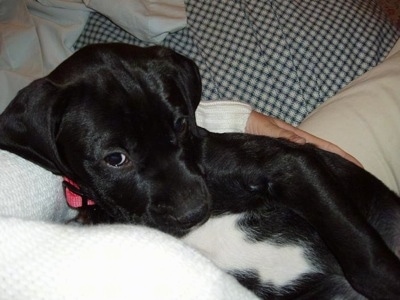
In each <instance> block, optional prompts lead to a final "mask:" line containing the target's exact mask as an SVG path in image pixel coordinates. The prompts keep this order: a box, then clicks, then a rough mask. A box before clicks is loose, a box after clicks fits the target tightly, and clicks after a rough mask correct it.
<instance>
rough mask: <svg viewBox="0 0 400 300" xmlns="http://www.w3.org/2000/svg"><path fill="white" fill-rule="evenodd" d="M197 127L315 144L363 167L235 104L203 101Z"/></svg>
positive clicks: (325, 144) (297, 131) (335, 148)
mask: <svg viewBox="0 0 400 300" xmlns="http://www.w3.org/2000/svg"><path fill="white" fill-rule="evenodd" d="M196 119H197V123H198V124H199V125H200V126H202V127H204V128H206V129H207V130H209V131H212V132H246V133H250V134H258V135H267V136H271V137H277V138H286V139H288V140H291V141H293V142H296V143H300V144H304V143H311V144H315V145H316V146H317V147H318V148H321V149H324V150H327V151H330V152H333V153H336V154H338V155H340V156H342V157H344V158H346V159H347V160H349V161H351V162H353V163H355V164H356V165H358V166H360V167H362V165H361V163H360V162H359V161H358V160H357V159H355V158H354V157H353V156H351V155H350V154H348V153H346V152H345V151H343V150H342V149H341V148H339V147H338V146H336V145H334V144H332V143H330V142H328V141H325V140H323V139H320V138H318V137H316V136H314V135H312V134H309V133H307V132H305V131H303V130H301V129H298V128H296V127H294V126H292V125H290V124H288V123H286V122H284V121H282V120H279V119H276V118H273V117H269V116H266V115H264V114H261V113H259V112H256V111H253V110H252V108H251V106H250V105H248V104H245V103H241V102H236V101H206V102H205V101H202V102H200V104H199V106H198V108H197V110H196Z"/></svg>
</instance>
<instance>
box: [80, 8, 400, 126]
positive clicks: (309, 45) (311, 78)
mask: <svg viewBox="0 0 400 300" xmlns="http://www.w3.org/2000/svg"><path fill="white" fill-rule="evenodd" d="M185 3H186V9H187V15H188V26H187V28H185V29H183V30H181V31H179V32H176V33H174V34H170V35H168V36H167V38H166V40H165V41H164V42H163V45H164V46H167V47H170V48H173V49H174V50H176V51H177V52H180V53H182V54H183V55H186V56H188V57H190V58H192V59H194V60H195V61H196V63H197V64H198V66H199V68H200V72H201V74H202V81H203V99H204V100H210V99H212V100H218V99H231V100H239V101H244V102H247V103H250V104H251V105H252V106H253V107H254V108H255V109H257V110H259V111H261V112H264V113H267V114H269V115H273V116H275V117H278V118H280V119H282V120H285V121H286V122H289V123H292V124H294V125H297V124H298V123H300V122H301V121H302V120H303V119H304V117H306V116H307V115H308V114H309V113H310V112H311V111H312V110H313V109H315V107H316V106H318V104H320V103H322V102H323V101H325V100H326V99H327V98H329V97H331V96H333V95H334V94H335V93H336V92H337V91H338V90H340V89H341V88H342V87H344V86H345V85H346V84H348V83H349V82H350V81H352V80H353V79H354V78H355V77H357V76H359V75H361V74H363V73H364V72H366V71H367V70H368V69H370V68H371V67H373V66H375V65H376V64H377V63H379V62H380V61H381V60H382V59H383V58H384V57H385V56H386V55H387V54H388V52H389V51H390V49H391V48H392V46H393V45H394V43H395V42H396V40H397V39H398V38H399V36H400V32H398V31H396V29H395V28H394V27H393V26H392V25H391V23H390V22H389V21H388V20H387V19H386V17H385V15H384V13H383V12H382V11H381V10H380V8H379V6H378V5H377V4H376V2H375V1H374V0H325V1H315V0H302V1H296V0H274V1H271V0H269V1H268V0H220V1H212V0H209V1H202V0H186V1H185ZM115 41H119V42H126V43H131V44H136V45H141V46H147V45H148V44H147V43H144V42H142V41H140V40H138V39H136V38H135V37H133V36H131V35H129V34H128V33H127V32H125V31H123V30H122V29H121V28H119V27H118V26H116V25H115V24H113V23H112V22H111V21H109V20H108V19H107V18H105V17H103V16H101V15H99V14H95V13H93V14H91V17H90V18H89V21H88V23H87V24H86V27H85V29H84V32H83V33H82V35H81V36H80V38H79V39H78V41H77V43H76V45H75V47H76V48H80V47H82V46H84V45H87V44H93V43H99V42H115ZM377 101H379V99H377Z"/></svg>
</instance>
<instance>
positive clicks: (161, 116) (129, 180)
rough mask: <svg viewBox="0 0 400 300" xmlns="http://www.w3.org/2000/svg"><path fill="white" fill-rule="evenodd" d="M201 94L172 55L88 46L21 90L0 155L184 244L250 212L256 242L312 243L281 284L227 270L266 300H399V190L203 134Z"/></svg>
mask: <svg viewBox="0 0 400 300" xmlns="http://www.w3.org/2000/svg"><path fill="white" fill-rule="evenodd" d="M200 95H201V84H200V76H199V73H198V70H197V67H196V66H195V64H194V63H193V62H192V61H191V60H189V59H187V58H185V57H183V56H180V55H178V54H176V53H174V52H172V51H171V50H168V49H165V48H162V47H151V48H138V47H135V46H129V45H123V44H103V45H95V46H88V47H86V48H84V49H82V50H80V51H78V52H77V53H76V54H74V55H73V56H71V57H70V58H69V59H67V60H66V61H65V62H64V63H62V64H61V65H60V66H59V67H58V68H57V69H56V70H54V71H53V72H52V73H51V74H50V75H49V76H47V77H45V78H42V79H39V80H36V81H35V82H33V83H32V84H30V85H29V86H28V87H26V88H25V89H23V90H22V91H20V92H19V94H18V95H17V96H16V97H15V99H14V100H13V101H12V103H11V104H10V105H9V106H8V107H7V109H6V110H5V112H4V113H3V114H2V115H1V116H0V147H1V148H2V149H5V150H9V151H11V152H14V153H16V154H19V155H21V156H22V157H24V158H26V159H29V160H31V161H33V162H35V163H37V164H39V165H41V166H42V167H44V168H46V169H48V170H50V171H51V172H53V173H55V174H59V175H63V176H66V177H69V178H70V179H72V180H73V181H75V182H76V183H77V184H78V185H79V186H80V188H81V190H82V192H83V193H84V194H86V195H87V196H88V197H90V198H92V199H95V201H96V203H97V205H96V206H95V207H90V208H88V209H87V211H86V212H85V214H86V217H87V215H88V216H89V217H90V218H91V220H92V221H94V222H123V223H139V224H144V225H148V226H151V227H155V228H158V229H160V230H163V231H165V232H167V233H170V234H173V235H175V236H178V237H184V236H186V235H187V234H188V233H191V232H193V231H194V230H197V229H199V228H201V225H202V224H204V222H207V220H209V218H210V217H211V219H212V218H215V217H218V216H223V215H230V214H241V218H240V220H239V221H238V224H237V230H241V231H243V232H245V234H246V238H247V239H248V241H249V242H251V243H254V244H256V243H260V242H263V241H269V242H271V243H275V244H295V245H299V246H300V247H302V248H304V249H305V253H306V254H307V257H308V260H309V261H310V262H311V264H313V265H314V266H315V271H314V272H310V273H308V274H304V275H303V276H301V278H298V279H296V281H295V282H292V283H291V284H290V285H288V286H287V287H286V288H284V289H279V290H278V289H277V288H276V287H274V286H272V285H270V284H268V283H265V282H261V281H260V278H259V277H258V275H257V270H227V271H229V272H231V273H232V274H234V275H235V276H236V277H237V278H238V280H239V281H240V282H241V283H242V284H244V285H245V286H247V287H248V288H250V289H252V290H253V291H254V292H255V293H256V294H258V295H259V296H261V297H272V298H277V299H292V298H299V299H333V298H334V297H335V296H338V297H343V298H344V299H353V298H354V299H356V298H360V299H363V297H364V296H365V297H367V298H370V299H399V297H400V261H399V260H398V258H397V257H396V255H397V254H398V249H399V245H400V242H399V228H400V224H399V220H400V202H399V198H398V197H397V195H395V194H394V193H393V192H391V191H390V190H389V189H388V188H386V187H385V186H384V185H383V184H382V183H381V182H380V181H379V180H378V179H376V178H375V177H373V176H372V175H371V174H369V173H367V172H366V171H365V170H362V169H361V168H359V167H357V166H355V165H353V164H351V163H350V162H347V161H345V160H344V159H342V158H340V157H338V156H336V155H334V154H331V153H328V152H325V151H322V150H319V149H317V148H315V147H313V146H312V145H305V146H300V145H297V144H293V143H290V142H288V141H285V140H280V139H272V138H268V137H261V136H252V135H245V134H213V133H210V132H207V131H206V130H204V129H202V128H198V127H197V126H196V124H195V116H194V111H195V108H196V106H197V105H198V103H199V101H200ZM124 158H126V160H124Z"/></svg>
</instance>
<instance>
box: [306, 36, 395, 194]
mask: <svg viewBox="0 0 400 300" xmlns="http://www.w3.org/2000/svg"><path fill="white" fill-rule="evenodd" d="M300 128H302V129H303V130H306V131H308V132H310V133H313V134H315V135H317V136H319V137H321V138H324V139H326V140H329V141H331V142H333V143H335V144H337V145H338V146H340V147H341V148H343V149H344V150H345V151H347V152H349V153H350V154H352V155H353V156H354V157H356V158H357V159H358V160H359V161H360V162H361V163H362V164H363V166H364V167H365V169H366V170H368V171H370V172H371V173H373V174H374V175H376V176H377V177H378V178H380V179H381V180H382V181H383V182H384V183H386V184H387V185H388V186H389V187H390V188H391V189H393V190H394V191H396V192H399V190H400V42H398V43H397V45H396V47H395V49H394V50H393V51H392V53H391V55H390V57H388V58H387V59H386V60H385V61H384V62H383V63H381V64H380V65H378V66H377V67H375V68H373V69H372V70H370V71H369V72H367V73H365V74H364V75H362V76H361V77H359V78H358V79H356V80H354V81H353V82H352V83H351V84H350V85H348V86H347V87H346V88H344V89H343V90H342V91H340V92H339V93H338V94H336V95H335V96H334V97H333V98H331V99H330V100H329V101H327V102H326V103H324V104H322V105H321V106H320V107H318V108H317V109H316V110H315V111H314V112H313V113H312V114H311V115H310V116H308V117H307V118H306V120H305V121H303V123H302V124H301V125H300Z"/></svg>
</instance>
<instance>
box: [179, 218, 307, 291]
mask: <svg viewBox="0 0 400 300" xmlns="http://www.w3.org/2000/svg"><path fill="white" fill-rule="evenodd" d="M241 216H242V215H240V214H237V215H223V216H219V217H216V218H212V219H210V220H209V221H208V222H207V223H205V224H204V225H202V226H201V227H199V228H198V229H196V230H194V231H193V232H191V233H189V234H188V235H187V236H185V237H184V238H183V240H184V241H185V242H186V243H187V244H189V245H190V246H192V247H194V248H196V249H198V250H199V251H200V252H201V253H203V254H204V255H205V256H207V257H208V258H209V259H211V260H212V261H214V263H215V264H216V265H217V266H219V267H220V268H222V269H224V270H226V271H245V270H254V271H257V272H258V275H259V277H260V280H261V282H264V283H266V282H268V283H272V284H273V285H275V286H276V287H281V286H285V285H288V284H289V283H290V282H291V281H293V280H295V279H297V278H299V277H300V276H301V275H302V274H304V273H309V272H311V271H312V270H313V267H312V266H311V265H310V264H309V262H308V261H307V259H306V257H305V255H304V249H303V248H301V247H300V246H296V245H286V246H280V245H275V244H272V243H269V242H268V241H263V242H253V241H249V240H248V239H246V235H245V233H244V232H242V231H241V230H240V229H239V228H238V227H237V226H236V224H237V221H238V220H239V219H240V217H241Z"/></svg>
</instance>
